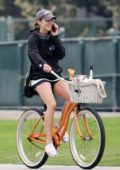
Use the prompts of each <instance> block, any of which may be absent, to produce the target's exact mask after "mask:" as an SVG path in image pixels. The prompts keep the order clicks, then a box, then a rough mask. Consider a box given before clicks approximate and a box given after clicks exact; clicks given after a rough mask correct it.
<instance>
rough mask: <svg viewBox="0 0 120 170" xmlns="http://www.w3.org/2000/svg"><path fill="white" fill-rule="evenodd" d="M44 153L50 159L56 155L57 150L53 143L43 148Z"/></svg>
mask: <svg viewBox="0 0 120 170" xmlns="http://www.w3.org/2000/svg"><path fill="white" fill-rule="evenodd" d="M45 152H46V153H47V154H48V156H50V157H55V156H57V155H58V153H57V150H56V149H55V147H54V145H53V143H49V144H47V145H46V146H45Z"/></svg>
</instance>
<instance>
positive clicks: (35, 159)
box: [16, 109, 48, 168]
mask: <svg viewBox="0 0 120 170" xmlns="http://www.w3.org/2000/svg"><path fill="white" fill-rule="evenodd" d="M43 115H44V114H43V113H42V112H41V111H40V110H37V109H29V110H26V111H25V112H24V113H23V114H22V116H21V118H20V120H19V122H18V127H17V134H16V141H17V150H18V153H19V156H20V158H21V160H22V162H23V163H24V164H25V165H26V166H27V167H29V168H39V167H40V166H42V165H43V164H44V163H45V162H46V161H47V159H48V155H47V154H46V152H45V144H38V143H36V142H34V141H31V140H29V139H28V135H29V133H30V132H31V130H32V128H33V126H34V124H35V122H36V121H37V120H38V118H40V116H43ZM43 123H44V120H43V119H41V121H40V123H39V124H40V125H39V127H38V129H36V131H35V132H37V130H39V128H40V127H42V126H44V124H43Z"/></svg>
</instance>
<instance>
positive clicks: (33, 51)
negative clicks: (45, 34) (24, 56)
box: [28, 35, 47, 67]
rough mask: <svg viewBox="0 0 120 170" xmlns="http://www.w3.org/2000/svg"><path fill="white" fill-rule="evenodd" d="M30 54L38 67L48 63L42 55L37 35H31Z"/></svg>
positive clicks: (29, 40)
mask: <svg viewBox="0 0 120 170" xmlns="http://www.w3.org/2000/svg"><path fill="white" fill-rule="evenodd" d="M28 56H29V58H30V60H31V61H32V62H33V63H34V64H35V65H36V66H37V67H39V66H40V67H41V66H43V65H44V64H47V62H46V61H45V60H44V59H43V58H42V56H41V55H40V52H39V49H38V40H37V37H36V36H35V35H31V36H30V37H29V39H28Z"/></svg>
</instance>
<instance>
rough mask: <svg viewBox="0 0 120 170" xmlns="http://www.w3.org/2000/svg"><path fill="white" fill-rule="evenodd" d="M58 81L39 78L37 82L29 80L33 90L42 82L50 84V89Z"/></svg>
mask: <svg viewBox="0 0 120 170" xmlns="http://www.w3.org/2000/svg"><path fill="white" fill-rule="evenodd" d="M58 81H59V79H57V78H56V79H54V80H50V79H46V78H41V79H38V80H31V86H32V87H33V89H34V90H35V89H36V87H37V86H38V85H40V84H42V83H44V82H50V84H51V86H52V89H53V88H54V85H55V83H57V82H58Z"/></svg>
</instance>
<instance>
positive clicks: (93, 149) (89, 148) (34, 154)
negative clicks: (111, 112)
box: [16, 71, 105, 169]
mask: <svg viewBox="0 0 120 170" xmlns="http://www.w3.org/2000/svg"><path fill="white" fill-rule="evenodd" d="M51 73H52V74H54V75H55V76H56V77H58V78H59V79H61V77H59V76H58V75H57V74H56V73H54V72H53V71H51ZM71 75H72V72H71ZM62 79H63V78H62ZM63 81H67V80H65V79H63ZM67 82H68V83H69V85H70V91H71V101H70V102H69V103H66V105H65V107H64V109H63V113H62V118H61V121H60V125H59V127H56V125H54V126H53V130H52V137H53V143H54V145H55V147H56V149H57V147H59V146H60V145H61V141H62V138H63V136H64V134H65V132H66V130H67V127H68V122H69V120H70V115H71V113H73V115H74V116H73V119H72V123H71V127H70V141H69V142H70V145H69V146H70V150H71V154H72V157H73V160H74V161H75V162H76V164H77V165H78V166H79V167H81V168H83V169H91V168H93V167H95V166H96V165H97V164H98V163H99V161H100V160H101V158H102V155H103V152H104V148H105V130H104V125H103V122H102V119H101V117H100V116H99V114H98V113H97V112H96V111H95V110H94V109H92V108H88V107H86V108H81V102H82V103H101V102H102V99H101V97H100V96H99V94H97V96H95V95H94V94H93V93H94V92H93V90H92V88H94V89H96V85H95V84H94V83H92V84H89V82H90V81H88V82H85V83H83V84H82V82H81V83H79V85H78V83H74V82H73V81H67ZM89 86H91V89H89V88H88V87H89ZM84 87H85V88H86V89H85V92H86V91H87V89H88V92H89V93H90V92H91V91H92V94H88V97H86V96H85V97H83V98H84V100H83V101H82V99H81V98H80V99H78V98H79V97H80V96H82V95H83V94H82V91H84ZM82 88H83V89H82ZM95 93H97V92H95ZM84 95H86V94H84ZM76 96H77V99H76ZM92 96H94V101H91V100H90V99H91V98H92ZM88 98H89V101H88ZM98 98H99V99H98ZM79 100H80V101H79ZM85 100H87V102H86V101H85ZM61 131H62V133H61ZM59 132H60V133H59ZM16 140H17V149H18V153H19V156H20V158H21V160H22V161H23V163H24V164H25V165H26V166H27V167H29V168H39V167H40V166H42V165H43V164H44V163H45V162H46V161H47V159H48V155H47V154H46V152H45V144H46V134H45V129H44V113H43V111H42V110H39V109H28V110H26V111H24V113H23V114H22V116H21V117H20V119H19V122H18V127H17V135H16Z"/></svg>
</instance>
